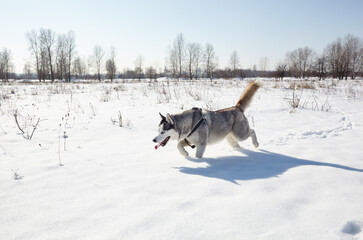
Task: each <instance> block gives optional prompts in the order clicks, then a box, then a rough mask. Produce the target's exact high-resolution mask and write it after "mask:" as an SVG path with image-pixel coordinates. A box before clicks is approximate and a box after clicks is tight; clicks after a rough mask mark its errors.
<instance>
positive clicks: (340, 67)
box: [324, 38, 346, 79]
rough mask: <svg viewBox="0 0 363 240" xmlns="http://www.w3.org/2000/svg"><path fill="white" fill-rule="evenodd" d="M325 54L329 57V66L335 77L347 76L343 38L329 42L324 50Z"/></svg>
mask: <svg viewBox="0 0 363 240" xmlns="http://www.w3.org/2000/svg"><path fill="white" fill-rule="evenodd" d="M324 54H325V55H326V57H327V61H328V68H329V70H330V72H331V73H332V74H333V77H337V78H338V79H343V78H344V76H345V71H346V69H345V58H346V55H345V54H344V47H343V44H342V40H341V38H338V39H337V40H336V41H334V42H332V43H330V44H328V46H327V47H326V48H325V50H324Z"/></svg>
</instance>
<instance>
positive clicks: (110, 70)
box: [106, 47, 117, 82]
mask: <svg viewBox="0 0 363 240" xmlns="http://www.w3.org/2000/svg"><path fill="white" fill-rule="evenodd" d="M115 58H116V49H115V47H111V50H110V58H109V59H108V60H107V61H106V72H107V76H108V78H110V79H111V82H112V81H113V79H114V78H115V75H116V71H117V68H116V61H115Z"/></svg>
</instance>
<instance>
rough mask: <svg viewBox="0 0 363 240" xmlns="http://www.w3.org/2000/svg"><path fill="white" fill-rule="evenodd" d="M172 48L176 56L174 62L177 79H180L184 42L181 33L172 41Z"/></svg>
mask: <svg viewBox="0 0 363 240" xmlns="http://www.w3.org/2000/svg"><path fill="white" fill-rule="evenodd" d="M173 48H174V51H175V54H176V60H177V65H178V71H179V72H178V77H179V78H181V77H182V74H183V65H184V59H185V40H184V36H183V34H182V33H179V34H178V36H177V37H176V39H175V40H174V45H173Z"/></svg>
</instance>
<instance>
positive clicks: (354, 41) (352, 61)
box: [344, 34, 363, 79]
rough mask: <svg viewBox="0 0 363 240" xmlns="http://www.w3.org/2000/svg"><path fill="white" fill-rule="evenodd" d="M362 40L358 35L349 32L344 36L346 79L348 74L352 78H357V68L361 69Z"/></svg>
mask: <svg viewBox="0 0 363 240" xmlns="http://www.w3.org/2000/svg"><path fill="white" fill-rule="evenodd" d="M362 45H363V44H362V40H361V39H360V38H358V37H356V36H353V35H350V34H348V35H347V36H345V38H344V55H345V58H344V59H345V64H344V65H345V74H346V75H345V79H347V78H348V74H349V73H350V76H351V77H352V79H354V78H355V76H356V72H357V69H359V64H360V58H361V49H362V47H363V46H362Z"/></svg>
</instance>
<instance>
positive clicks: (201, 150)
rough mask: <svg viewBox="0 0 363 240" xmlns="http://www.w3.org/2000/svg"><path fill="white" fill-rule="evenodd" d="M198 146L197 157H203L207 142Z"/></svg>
mask: <svg viewBox="0 0 363 240" xmlns="http://www.w3.org/2000/svg"><path fill="white" fill-rule="evenodd" d="M196 147H197V151H196V152H195V157H197V158H202V157H203V154H204V151H205V148H206V147H207V144H206V143H203V144H200V145H199V144H198V145H197V146H196Z"/></svg>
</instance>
